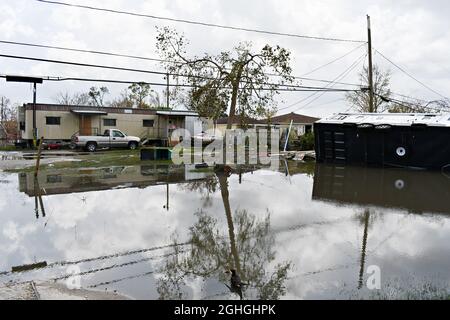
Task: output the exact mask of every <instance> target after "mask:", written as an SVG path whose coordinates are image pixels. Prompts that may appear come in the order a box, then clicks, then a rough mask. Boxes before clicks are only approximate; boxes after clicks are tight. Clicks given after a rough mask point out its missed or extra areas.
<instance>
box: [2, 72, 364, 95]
mask: <svg viewBox="0 0 450 320" xmlns="http://www.w3.org/2000/svg"><path fill="white" fill-rule="evenodd" d="M0 78H7V75H0ZM43 80H45V81H52V82H59V81H82V82H101V83H115V84H148V85H150V86H155V87H176V88H180V87H181V88H199V87H200V86H195V85H190V84H174V83H169V84H167V83H159V82H146V81H132V80H116V79H96V78H76V77H44V78H43ZM284 86H285V85H280V88H267V87H261V88H258V89H257V90H258V91H277V92H278V91H280V92H322V91H327V92H355V91H359V90H355V89H343V88H336V89H327V88H323V87H304V86H288V87H284ZM223 89H227V87H223Z"/></svg>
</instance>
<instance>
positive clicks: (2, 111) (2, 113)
mask: <svg viewBox="0 0 450 320" xmlns="http://www.w3.org/2000/svg"><path fill="white" fill-rule="evenodd" d="M4 108H5V106H4V98H3V97H2V110H1V115H2V120H1V123H2V124H3V121H4V120H5V119H4Z"/></svg>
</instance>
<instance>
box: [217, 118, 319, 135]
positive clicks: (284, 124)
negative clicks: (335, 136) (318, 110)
mask: <svg viewBox="0 0 450 320" xmlns="http://www.w3.org/2000/svg"><path fill="white" fill-rule="evenodd" d="M318 120H320V119H319V118H314V117H309V116H305V115H302V114H297V113H294V112H291V113H288V114H283V115H280V116H274V117H271V118H268V119H262V120H257V119H254V118H250V117H244V118H242V117H240V116H239V115H236V116H234V118H233V120H232V129H236V128H242V127H246V128H262V127H271V128H276V129H280V130H281V132H285V131H287V130H288V128H289V126H290V124H291V121H292V129H291V130H292V131H293V132H295V133H296V134H297V136H298V137H300V136H302V135H304V134H305V133H308V132H311V131H312V128H313V123H314V122H316V121H318ZM227 123H228V117H224V118H219V119H218V120H217V121H216V128H217V129H219V130H221V131H222V132H223V131H224V130H225V129H226V128H227Z"/></svg>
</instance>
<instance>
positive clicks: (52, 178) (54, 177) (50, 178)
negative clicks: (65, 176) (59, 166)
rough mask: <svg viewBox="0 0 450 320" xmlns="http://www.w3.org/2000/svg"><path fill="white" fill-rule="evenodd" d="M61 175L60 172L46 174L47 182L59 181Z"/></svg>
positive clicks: (60, 180)
mask: <svg viewBox="0 0 450 320" xmlns="http://www.w3.org/2000/svg"><path fill="white" fill-rule="evenodd" d="M61 182H62V177H61V175H60V174H52V175H48V176H47V183H61Z"/></svg>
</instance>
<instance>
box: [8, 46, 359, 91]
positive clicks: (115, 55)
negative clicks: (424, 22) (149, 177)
mask: <svg viewBox="0 0 450 320" xmlns="http://www.w3.org/2000/svg"><path fill="white" fill-rule="evenodd" d="M0 43H2V44H7V45H18V46H27V47H36V48H45V49H54V50H63V51H72V52H81V53H90V54H98V55H106V56H113V57H122V58H130V59H139V60H148V61H155V62H160V63H173V64H183V63H184V62H181V61H171V60H164V59H159V58H152V57H144V56H137V55H130V54H124V53H117V52H108V51H100V50H87V49H79V48H69V47H62V46H52V45H46V44H37V43H29V42H18V41H7V40H0ZM363 45H364V44H362V45H361V46H363ZM361 46H358V47H357V48H359V47H361ZM357 48H355V49H357ZM355 49H352V52H353V50H355ZM340 58H343V56H342V57H340ZM338 59H339V58H338ZM322 67H324V66H321V67H319V68H322ZM319 68H317V69H319ZM310 73H311V72H310ZM266 75H268V76H273V77H280V75H278V74H273V73H266ZM292 78H294V79H298V80H306V81H313V82H324V83H330V82H332V81H331V80H324V79H315V78H307V77H304V76H293V77H292ZM336 83H338V84H342V85H348V86H357V87H359V84H355V83H346V82H336Z"/></svg>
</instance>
